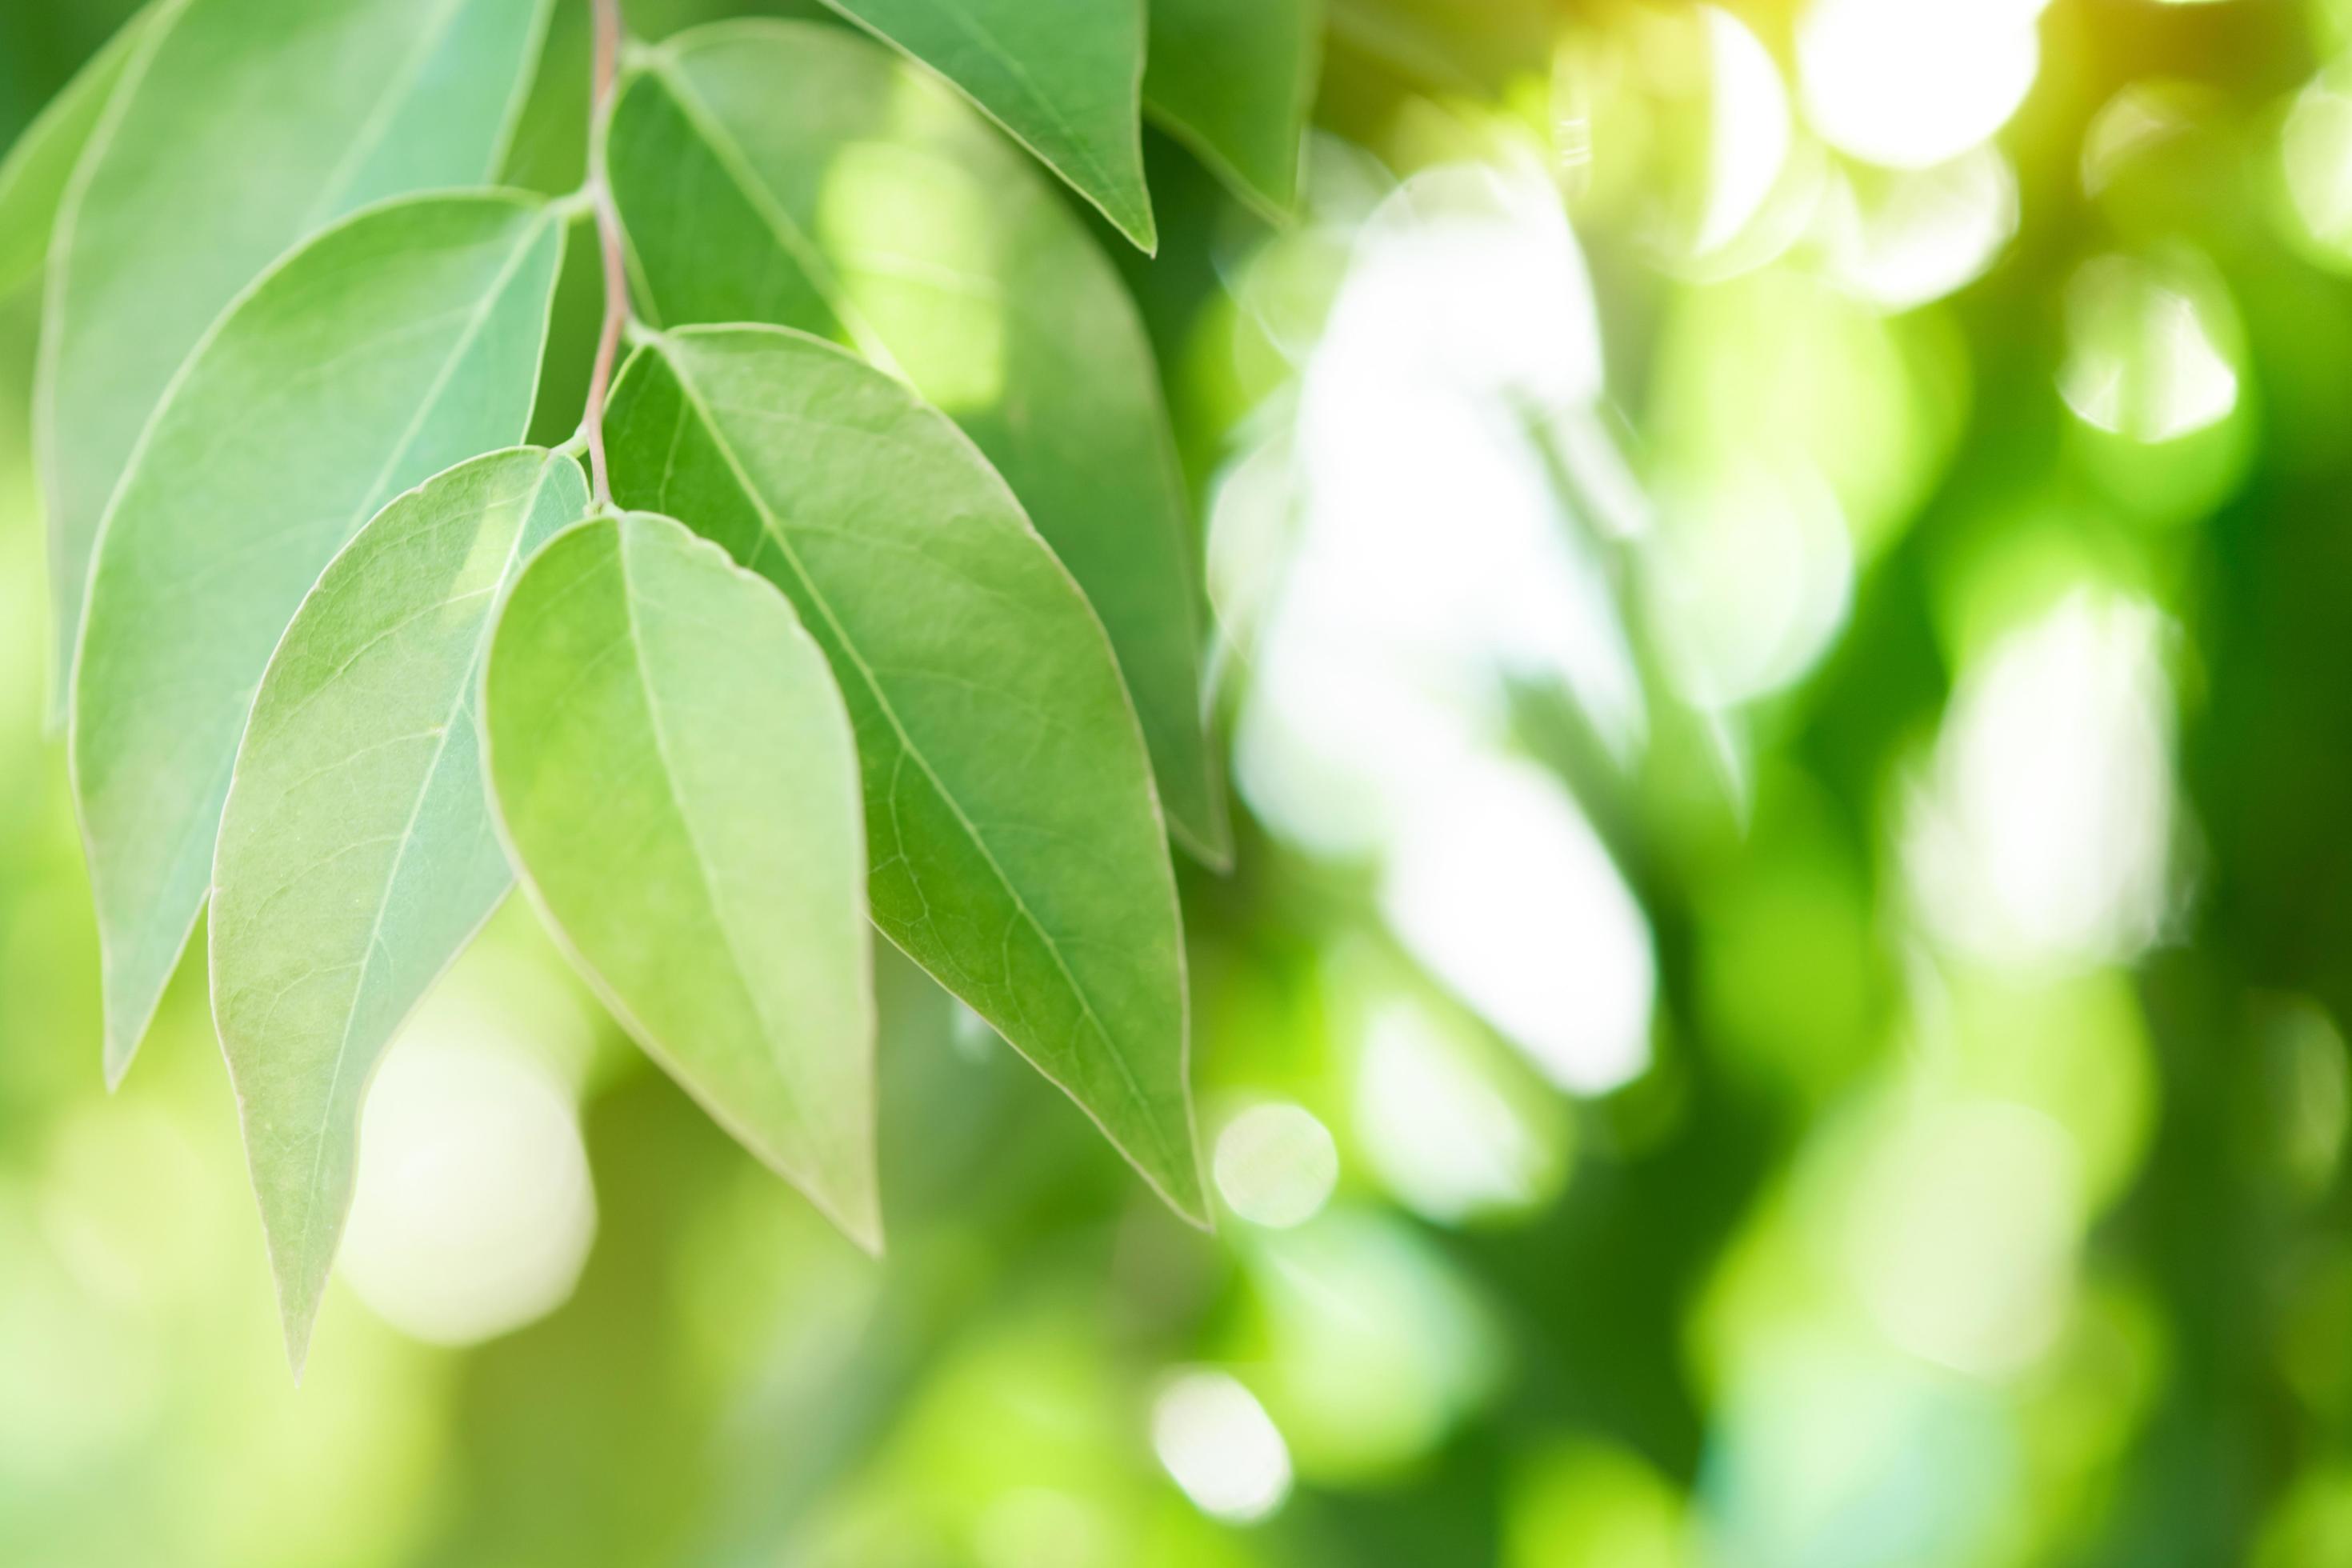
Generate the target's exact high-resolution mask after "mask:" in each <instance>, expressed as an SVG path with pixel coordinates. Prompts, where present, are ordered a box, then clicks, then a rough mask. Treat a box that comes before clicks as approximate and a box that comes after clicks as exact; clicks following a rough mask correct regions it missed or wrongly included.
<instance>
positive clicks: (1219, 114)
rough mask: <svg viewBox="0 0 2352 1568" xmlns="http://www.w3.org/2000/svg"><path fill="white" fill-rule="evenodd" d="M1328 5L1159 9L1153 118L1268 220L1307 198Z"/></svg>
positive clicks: (1230, 2) (1217, 4)
mask: <svg viewBox="0 0 2352 1568" xmlns="http://www.w3.org/2000/svg"><path fill="white" fill-rule="evenodd" d="M1321 9H1322V7H1321V5H1320V3H1319V0H1151V60H1150V67H1149V68H1147V69H1146V71H1145V73H1144V78H1143V97H1144V104H1145V107H1146V109H1147V110H1149V111H1150V113H1151V114H1152V115H1153V116H1154V117H1155V118H1156V119H1158V120H1159V121H1161V122H1162V123H1163V124H1164V125H1166V126H1167V127H1168V129H1169V130H1170V131H1171V132H1173V133H1174V134H1175V135H1176V136H1178V137H1179V138H1181V140H1182V141H1183V142H1186V143H1187V144H1188V145H1190V146H1191V147H1192V150H1193V151H1194V152H1196V153H1199V154H1200V155H1201V156H1202V159H1203V160H1204V161H1205V162H1206V163H1208V164H1209V165H1210V167H1212V168H1213V169H1214V170H1215V171H1216V172H1217V174H1219V176H1220V177H1222V178H1223V180H1224V182H1225V184H1227V185H1228V186H1230V187H1232V189H1233V190H1234V194H1235V195H1239V196H1240V197H1241V198H1242V199H1243V200H1244V201H1245V202H1248V203H1249V204H1250V205H1252V206H1255V208H1257V210H1258V211H1259V212H1260V213H1262V214H1263V215H1265V216H1268V217H1271V218H1276V219H1281V218H1285V217H1287V216H1289V213H1290V210H1291V208H1292V205H1294V204H1295V203H1296V202H1297V197H1298V149H1299V139H1300V138H1301V137H1302V136H1303V135H1304V134H1305V133H1306V130H1307V110H1308V108H1309V107H1310V106H1311V105H1312V103H1313V101H1314V98H1315V81H1316V76H1317V73H1318V68H1319V67H1320V65H1321V57H1320V52H1319V45H1320V42H1321V38H1322V16H1321Z"/></svg>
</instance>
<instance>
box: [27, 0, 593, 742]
mask: <svg viewBox="0 0 2352 1568" xmlns="http://www.w3.org/2000/svg"><path fill="white" fill-rule="evenodd" d="M547 5H548V0H336V3H335V4H332V5H321V4H320V0H163V6H162V8H161V9H160V10H159V11H158V12H157V13H156V15H155V17H154V20H153V22H152V25H151V26H148V27H146V28H145V29H143V30H142V37H141V39H140V40H139V43H138V47H136V49H135V50H134V52H133V53H132V55H131V58H129V60H128V61H127V62H126V63H125V66H124V68H123V75H122V80H121V85H120V88H119V89H118V90H117V91H116V92H115V93H114V94H113V96H112V98H111V99H110V100H109V101H108V104H107V107H106V111H105V113H104V114H103V115H102V116H101V117H100V120H99V122H98V124H97V126H96V128H95V130H94V131H93V132H92V133H91V136H90V139H89V147H88V149H87V151H86V152H85V153H84V155H83V157H82V159H81V162H80V163H79V165H78V166H77V168H76V170H75V173H74V176H73V179H72V181H71V183H70V184H69V185H68V189H67V193H66V197H65V205H64V207H63V209H62V210H61V212H60V213H59V215H58V235H57V237H56V239H55V240H54V241H53V243H52V245H51V247H50V256H51V260H52V262H53V265H52V266H51V268H50V269H49V277H48V291H47V297H46V300H45V302H44V317H43V322H42V329H41V363H40V367H39V373H38V377H37V384H36V387H35V392H34V427H35V437H36V443H35V450H36V455H37V458H38V459H39V463H40V471H41V488H42V491H43V495H44V497H45V499H46V500H47V507H48V516H49V577H50V606H51V610H52V613H53V619H54V626H55V635H56V639H57V640H56V647H55V657H54V659H53V663H52V666H51V672H52V681H53V684H52V687H51V697H52V700H53V703H54V704H55V705H56V706H57V707H58V709H60V710H61V709H62V707H63V704H64V700H65V690H66V688H67V686H68V683H69V682H70V679H71V676H72V669H71V662H72V657H73V649H74V639H75V637H76V635H77V632H78V628H79V624H80V620H81V616H82V614H83V598H84V592H85V588H86V584H87V583H88V579H89V563H90V555H91V552H92V550H93V548H94V545H95V542H96V541H97V537H98V525H99V521H100V518H101V517H102V516H103V515H104V513H105V510H106V507H107V503H108V501H109V500H110V499H111V497H112V495H113V493H114V489H115V485H116V483H117V482H118V480H119V479H121V473H122V469H123V466H124V464H125V463H126V462H127V461H128V460H129V458H130V456H131V447H132V446H133V445H134V443H135V442H136V441H137V440H138V437H139V433H140V431H141V430H142V428H143V427H144V426H146V423H147V419H148V416H149V415H151V414H152V412H153V411H154V408H155V405H156V404H157V402H158V401H160V400H161V398H162V397H163V389H164V387H165V385H166V384H168V383H169V382H170V380H171V378H172V375H173V372H174V371H176V370H177V369H178V368H179V365H180V363H181V362H182V361H183V360H184V359H185V358H186V357H187V354H188V351H189V350H190V349H191V348H193V347H194V345H195V342H196V340H197V339H198V338H200V337H201V336H203V334H204V332H205V328H206V327H207V326H209V325H210V324H211V322H212V321H213V319H214V318H215V317H216V316H217V315H219V314H220V311H221V309H222V307H223V306H225V305H226V304H227V303H228V302H229V300H231V299H233V298H234V297H235V296H236V294H237V293H238V291H239V290H241V289H244V288H245V287H246V285H247V283H249V282H250V281H251V280H252V279H253V278H254V277H255V275H256V274H257V273H258V272H260V271H261V269H262V268H264V267H266V266H268V265H269V263H270V262H272V261H273V260H275V259H276V258H278V256H280V255H282V254H283V253H284V252H285V251H286V250H287V249H289V247H292V246H293V245H294V244H296V243H297V242H298V241H299V240H302V239H304V238H307V237H309V236H310V235H312V234H315V233H316V232H318V231H319V230H320V228H322V227H324V226H326V225H327V224H329V223H330V222H332V221H333V220H335V219H336V218H339V217H341V216H344V215H346V214H349V213H352V212H356V211H358V210H359V209H360V208H362V206H365V205H369V204H371V203H373V202H376V201H380V200H382V199H383V198H385V197H387V196H394V195H406V194H408V193H411V192H415V191H424V190H431V189H435V188H439V187H446V186H453V185H472V184H481V183H482V182H483V181H484V180H485V179H487V178H488V176H489V174H490V173H491V171H493V170H494V169H496V168H497V167H498V165H499V159H500V157H501V155H502V153H503V149H504V145H505V142H506V138H507V134H508V129H509V123H510V121H511V120H512V117H513V114H514V112H515V110H516V109H517V108H518V107H519V106H520V101H521V99H522V88H523V84H524V81H525V79H526V77H527V75H528V72H529V68H530V62H531V60H532V59H533V58H535V57H536V54H537V52H538V47H539V39H540V37H541V32H542V31H543V29H544V27H545V23H546V15H547Z"/></svg>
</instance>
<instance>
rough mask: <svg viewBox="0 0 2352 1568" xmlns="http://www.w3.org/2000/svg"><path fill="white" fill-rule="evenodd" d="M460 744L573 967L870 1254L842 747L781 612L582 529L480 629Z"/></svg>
mask: <svg viewBox="0 0 2352 1568" xmlns="http://www.w3.org/2000/svg"><path fill="white" fill-rule="evenodd" d="M483 730H484V734H485V736H486V737H487V742H488V756H489V768H490V777H491V783H492V784H493V786H494V788H495V790H496V796H497V801H498V810H499V820H500V821H501V823H502V824H503V826H504V829H505V833H506V837H507V842H508V844H509V846H510V847H511V849H512V852H513V857H514V862H515V865H516V867H517V868H518V869H519V871H520V875H521V877H522V879H523V884H524V887H525V888H526V889H527V890H528V891H529V893H530V897H531V900H532V901H533V902H534V903H535V904H536V905H537V906H538V907H539V910H540V912H541V915H542V916H543V917H544V918H545V919H546V921H548V923H549V925H550V926H551V929H552V930H553V931H555V932H556V933H557V934H558V936H559V937H560V939H561V940H562V943H563V945H564V946H565V947H566V948H567V949H568V950H569V951H570V952H571V953H572V957H573V960H574V962H575V963H577V965H578V966H579V967H580V969H581V971H582V973H583V974H585V975H586V976H587V977H588V979H589V980H590V982H591V983H592V984H593V985H595V987H596V988H597V990H598V991H599V992H601V993H602V994H603V995H604V998H605V1001H606V1003H607V1004H608V1005H610V1006H611V1008H612V1009H613V1012H614V1016H617V1017H619V1018H620V1019H621V1020H622V1021H623V1023H624V1024H625V1026H627V1028H628V1030H629V1032H630V1033H631V1034H632V1035H633V1036H635V1037H636V1039H637V1041H638V1043H639V1044H641V1045H643V1046H644V1047H646V1050H647V1051H649V1052H651V1053H652V1055H653V1056H654V1057H655V1058H656V1060H658V1061H660V1062H661V1063H662V1065H663V1066H664V1067H665V1068H667V1069H668V1070H669V1072H670V1073H671V1074H672V1075H673V1076H674V1077H676V1078H677V1080H678V1081H679V1082H680V1083H681V1084H683V1085H684V1086H685V1087H686V1088H687V1089H688V1091H689V1092H691V1093H692V1094H693V1095H694V1096H695V1098H696V1099H697V1100H700V1101H701V1102H702V1104H703V1105H704V1106H705V1107H706V1108H707V1109H709V1111H710V1113H711V1114H712V1115H713V1116H714V1117H715V1118H717V1119H718V1121H719V1122H720V1123H721V1124H722V1125H724V1126H725V1127H727V1128H728V1130H729V1131H731V1132H733V1133H734V1135H735V1136H736V1137H737V1138H739V1139H740V1140H741V1141H742V1142H744V1144H745V1145H746V1146H748V1147H749V1148H750V1149H751V1151H752V1152H754V1153H755V1154H757V1155H758V1156H759V1157H760V1158H761V1160H763V1161H765V1162H766V1163H768V1164H769V1165H771V1166H772V1167H773V1168H774V1169H775V1170H776V1171H777V1172H778V1173H781V1174H782V1175H783V1176H785V1177H786V1178H787V1179H788V1180H790V1181H792V1182H793V1184H795V1185H797V1186H798V1187H800V1188H801V1190H802V1191H803V1192H804V1193H806V1194H808V1195H809V1197H810V1199H811V1200H812V1201H813V1202H814V1203H815V1204H816V1205H817V1206H818V1207H819V1208H821V1209H823V1210H824V1211H825V1213H826V1214H827V1215H831V1216H832V1217H833V1218H834V1220H835V1222H836V1223H838V1224H839V1225H840V1226H842V1228H843V1229H844V1230H845V1231H847V1232H848V1233H849V1234H850V1236H851V1237H854V1238H855V1239H856V1241H858V1243H859V1244H860V1245H862V1246H864V1247H867V1248H868V1249H869V1250H878V1249H879V1248H880V1247H881V1242H882V1222H881V1212H880V1205H879V1200H878V1197H877V1183H876V1176H875V1163H874V1102H875V1090H874V1000H873V986H874V966H873V958H874V955H873V946H872V944H873V934H872V930H871V928H870V926H869V925H868V923H867V921H866V845H865V830H864V825H863V823H862V821H861V818H860V806H859V794H858V778H857V755H856V745H855V742H854V741H853V739H852V735H851V731H850V723H849V716H848V714H847V713H846V712H845V710H844V709H843V706H842V700H841V693H840V691H839V690H838V689H836V688H835V685H834V679H833V674H832V671H831V670H830V669H829V668H827V666H826V663H825V658H824V654H822V653H821V652H819V651H818V649H817V647H816V645H815V644H814V642H812V641H811V640H810V639H809V637H808V634H807V633H805V632H803V630H802V629H801V626H800V622H799V620H798V619H797V618H796V617H795V616H794V615H793V608H792V606H791V605H789V604H787V603H786V602H785V600H784V599H783V597H782V595H779V594H778V593H777V592H776V590H775V588H774V587H773V586H772V584H769V583H768V582H767V581H766V580H765V579H763V578H761V577H760V576H758V575H757V574H753V573H750V572H746V571H743V570H742V569H741V568H740V567H738V566H736V565H735V564H734V563H732V562H730V560H728V558H727V555H726V553H725V552H723V551H721V550H719V548H717V547H716V546H715V545H713V544H711V543H710V542H709V541H707V540H702V539H698V538H696V537H695V536H694V535H693V534H692V533H690V532H689V531H687V530H686V529H685V528H683V527H681V526H680V525H678V524H677V523H676V522H673V521H670V520H668V519H667V518H661V517H650V516H646V515H642V514H633V515H630V516H627V517H619V518H614V517H600V518H597V519H594V520H593V521H588V522H585V523H583V524H581V525H580V526H579V527H577V528H574V529H572V530H570V531H566V532H565V533H563V534H562V535H561V536H560V537H558V538H557V539H556V540H555V541H554V542H551V544H549V545H548V547H547V548H546V549H545V550H544V551H542V552H541V553H540V554H539V555H538V556H537V557H535V558H534V559H533V560H532V562H531V563H530V565H529V566H528V567H526V568H525V569H524V572H523V574H522V577H521V579H520V581H519V582H518V583H517V584H515V587H514V591H513V594H512V595H511V596H510V597H509V600H508V602H507V605H506V607H505V609H504V611H503V612H502V614H501V615H500V616H499V625H498V630H497V633H496V637H495V638H494V640H493V642H492V645H491V651H490V660H489V667H488V673H487V676H486V679H485V680H484V685H483Z"/></svg>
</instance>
